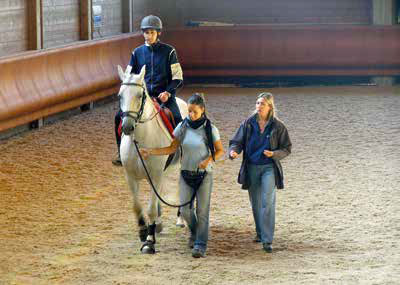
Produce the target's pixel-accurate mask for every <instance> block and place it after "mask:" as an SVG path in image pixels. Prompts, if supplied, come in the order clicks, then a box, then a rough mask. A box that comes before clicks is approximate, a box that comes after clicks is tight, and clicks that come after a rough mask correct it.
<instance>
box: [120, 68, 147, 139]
mask: <svg viewBox="0 0 400 285" xmlns="http://www.w3.org/2000/svg"><path fill="white" fill-rule="evenodd" d="M145 73H146V66H143V68H142V70H141V71H140V73H139V74H130V73H129V72H128V73H127V72H125V73H124V72H123V70H122V68H121V66H118V74H119V77H120V79H121V81H122V83H121V88H120V90H119V93H118V96H119V100H120V108H121V110H122V132H123V133H124V134H125V135H130V134H131V133H132V132H133V131H134V129H135V126H136V124H137V123H138V122H139V120H140V118H141V116H142V114H143V109H144V104H145V102H146V84H145V81H144V75H145Z"/></svg>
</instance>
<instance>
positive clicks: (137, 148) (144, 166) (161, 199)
mask: <svg viewBox="0 0 400 285" xmlns="http://www.w3.org/2000/svg"><path fill="white" fill-rule="evenodd" d="M133 143H134V145H135V148H136V151H137V153H138V156H139V158H140V161H141V162H142V165H143V168H144V171H145V172H146V175H147V180H148V181H149V183H150V185H151V188H152V189H153V191H154V193H155V194H156V196H157V198H158V199H160V201H161V202H163V203H164V204H165V205H167V206H170V207H174V208H180V207H184V206H186V205H189V204H190V205H192V204H193V201H194V198H195V197H196V192H197V189H193V190H195V191H193V195H192V198H190V200H189V201H187V202H186V203H183V204H182V205H174V204H170V203H168V202H166V201H165V200H164V199H163V198H161V196H160V194H158V192H157V190H156V187H155V186H154V184H153V181H152V180H151V177H150V174H149V172H148V171H147V167H146V165H145V164H144V161H143V157H142V156H141V154H140V152H139V147H138V146H137V143H138V142H137V141H136V140H135V139H134V140H133Z"/></svg>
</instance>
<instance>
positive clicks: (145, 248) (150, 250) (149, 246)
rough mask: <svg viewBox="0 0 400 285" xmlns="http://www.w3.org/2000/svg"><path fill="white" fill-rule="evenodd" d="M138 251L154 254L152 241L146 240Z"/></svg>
mask: <svg viewBox="0 0 400 285" xmlns="http://www.w3.org/2000/svg"><path fill="white" fill-rule="evenodd" d="M140 251H141V252H142V253H144V254H155V253H156V249H155V248H154V243H153V242H151V241H146V242H145V243H144V244H143V245H142V248H141V249H140Z"/></svg>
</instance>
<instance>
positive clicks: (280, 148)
mask: <svg viewBox="0 0 400 285" xmlns="http://www.w3.org/2000/svg"><path fill="white" fill-rule="evenodd" d="M254 116H256V115H253V116H251V117H250V118H247V119H246V120H244V121H243V122H242V123H241V124H240V127H239V129H238V130H237V132H236V134H235V136H234V137H233V138H232V139H231V140H230V141H229V153H230V152H231V151H232V150H234V151H235V152H236V153H241V152H242V151H243V160H242V165H241V166H240V171H239V176H238V183H239V184H242V189H249V182H248V173H247V164H248V156H247V153H246V146H247V144H248V142H249V139H250V136H251V134H252V131H253V127H252V126H251V124H250V119H251V118H252V117H254ZM271 127H272V130H271V135H270V138H269V140H270V145H271V151H273V152H274V155H273V156H272V159H273V164H274V172H275V185H276V187H277V188H278V189H283V188H284V184H283V169H282V165H281V163H280V160H281V159H283V158H285V157H286V156H288V155H289V154H290V153H291V150H292V143H291V141H290V138H289V133H288V131H287V129H286V127H285V125H284V124H283V122H282V121H280V120H279V119H278V118H272V126H271Z"/></svg>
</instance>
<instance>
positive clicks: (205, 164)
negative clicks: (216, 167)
mask: <svg viewBox="0 0 400 285" xmlns="http://www.w3.org/2000/svg"><path fill="white" fill-rule="evenodd" d="M209 162H210V159H209V158H206V159H205V160H203V161H202V162H200V163H199V168H200V169H206V167H207V165H208V163H209Z"/></svg>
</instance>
